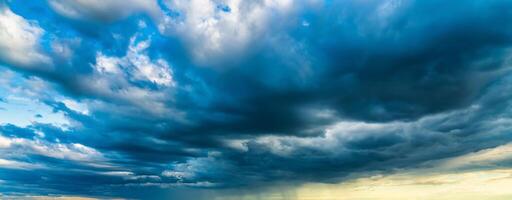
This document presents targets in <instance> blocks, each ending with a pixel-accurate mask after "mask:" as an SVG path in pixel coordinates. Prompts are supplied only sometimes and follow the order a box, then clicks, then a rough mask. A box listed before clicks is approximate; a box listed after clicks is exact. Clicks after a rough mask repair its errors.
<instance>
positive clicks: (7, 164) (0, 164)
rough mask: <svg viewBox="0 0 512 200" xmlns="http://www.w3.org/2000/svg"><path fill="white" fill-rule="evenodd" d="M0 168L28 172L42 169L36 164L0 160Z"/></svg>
mask: <svg viewBox="0 0 512 200" xmlns="http://www.w3.org/2000/svg"><path fill="white" fill-rule="evenodd" d="M0 168H9V169H24V170H30V169H36V168H42V166H41V165H38V164H32V163H27V162H20V161H15V160H6V159H2V158H0Z"/></svg>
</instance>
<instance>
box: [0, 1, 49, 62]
mask: <svg viewBox="0 0 512 200" xmlns="http://www.w3.org/2000/svg"><path fill="white" fill-rule="evenodd" d="M44 33H45V31H44V30H43V29H42V28H41V27H40V26H39V25H37V22H34V21H28V20H26V19H24V18H23V17H22V16H19V15H17V14H15V13H13V12H12V11H11V10H10V9H9V7H7V6H5V5H3V4H0V49H1V52H0V58H1V60H3V61H4V62H6V63H8V64H13V65H16V66H19V67H23V68H25V67H28V68H30V67H33V66H34V65H36V64H37V65H39V66H44V65H48V64H50V63H51V59H50V58H49V57H48V56H47V55H45V54H44V53H43V52H42V51H41V50H40V48H41V45H40V38H41V36H42V35H43V34H44Z"/></svg>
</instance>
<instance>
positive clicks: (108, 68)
mask: <svg viewBox="0 0 512 200" xmlns="http://www.w3.org/2000/svg"><path fill="white" fill-rule="evenodd" d="M150 42H151V41H150V40H144V41H140V42H137V41H136V38H135V37H132V38H131V40H130V46H129V47H128V52H127V53H126V56H124V57H109V56H105V55H103V54H102V53H98V54H97V56H96V65H95V66H94V67H95V69H96V71H98V72H99V73H100V74H107V75H108V74H117V75H118V77H119V76H120V77H123V78H126V79H132V80H138V81H149V82H152V83H155V84H158V85H160V86H166V87H167V86H175V84H176V83H175V82H174V79H173V77H172V70H171V67H170V66H169V64H168V63H167V61H165V60H164V59H156V60H152V59H151V58H150V57H149V56H148V55H147V54H146V52H145V50H146V49H147V48H148V47H149V45H150Z"/></svg>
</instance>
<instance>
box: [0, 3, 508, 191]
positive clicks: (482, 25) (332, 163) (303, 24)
mask: <svg viewBox="0 0 512 200" xmlns="http://www.w3.org/2000/svg"><path fill="white" fill-rule="evenodd" d="M115 2H116V1H108V2H106V4H105V5H104V6H105V7H109V6H113V7H115V8H116V9H115V10H119V9H121V8H123V5H122V4H118V3H115ZM128 4H129V5H128ZM139 4H140V5H139ZM7 5H8V7H9V9H11V10H12V11H13V12H14V13H15V14H17V15H20V16H22V17H23V18H25V19H27V20H33V21H34V22H37V25H38V26H40V28H41V29H43V30H44V31H45V32H44V34H43V35H42V36H41V38H40V43H41V47H40V48H41V49H42V50H41V51H42V52H43V54H44V55H45V56H47V57H49V58H50V59H51V61H52V62H51V63H47V65H48V66H46V67H41V66H39V65H38V66H32V67H27V66H19V65H16V64H13V63H11V62H10V61H8V60H5V61H4V60H1V62H2V63H4V64H5V65H6V66H8V67H9V68H10V69H12V70H14V71H17V72H18V73H20V74H22V75H23V76H25V77H38V78H41V79H42V80H44V81H46V82H47V83H48V84H49V85H50V86H51V89H52V91H55V93H57V94H58V95H61V96H62V98H64V97H65V98H69V99H73V100H75V101H77V102H80V103H83V104H85V105H87V107H88V113H84V112H80V111H77V110H76V109H75V108H72V106H69V105H67V104H65V103H64V102H63V101H62V98H61V97H56V96H53V95H52V94H49V93H48V94H47V93H44V92H41V91H38V92H40V93H41V95H40V97H38V98H39V99H38V100H39V101H41V102H43V103H44V104H45V105H47V106H49V107H50V108H52V109H53V111H54V112H55V113H61V114H63V115H64V116H65V117H66V118H67V119H68V120H70V121H71V122H72V123H73V125H71V126H69V127H66V128H62V127H58V126H55V125H52V124H42V123H33V124H32V125H29V126H27V127H18V126H16V125H12V124H4V125H2V126H1V127H0V133H1V136H2V137H5V138H7V140H8V141H17V143H16V142H15V143H16V144H15V145H14V144H13V145H11V146H8V147H5V148H6V149H7V150H4V151H10V153H9V154H8V155H7V156H6V157H1V158H5V159H8V160H13V161H16V162H15V163H16V164H17V165H16V167H11V168H6V169H3V168H2V169H1V170H0V179H1V180H3V181H7V182H8V183H12V184H10V185H15V186H1V187H0V192H12V193H16V192H21V193H24V192H25V193H27V192H28V190H32V189H34V188H38V190H35V192H33V193H36V194H58V193H61V194H80V195H92V196H96V195H97V196H126V197H135V198H147V199H151V198H152V197H151V196H146V195H145V194H148V193H153V194H154V195H164V194H160V193H165V192H163V190H161V188H169V187H170V188H173V187H179V186H190V187H199V188H239V187H244V186H251V187H252V186H261V187H263V186H265V185H268V184H269V183H277V182H281V181H288V182H292V183H293V184H300V183H304V182H309V181H312V182H339V181H342V180H345V179H347V178H349V177H351V175H352V174H353V173H365V172H367V173H371V172H375V171H383V172H388V171H392V170H394V169H402V168H410V167H417V166H418V165H420V164H422V163H424V162H426V161H431V160H436V159H442V158H448V157H453V156H458V155H463V154H466V153H469V152H472V151H476V150H480V149H483V148H489V147H495V146H498V145H502V144H505V143H508V142H510V141H511V139H512V138H510V137H509V136H507V134H506V130H507V129H508V128H509V127H510V126H511V125H512V124H510V123H508V122H507V121H506V120H504V121H499V120H498V119H509V118H510V117H511V116H510V114H509V113H511V112H510V103H511V102H510V95H509V94H508V93H507V92H506V91H510V89H511V88H510V85H511V84H510V72H509V70H508V68H509V66H508V65H509V62H510V61H509V57H510V56H509V50H508V49H509V48H510V45H511V42H512V35H511V34H512V31H511V30H510V28H509V27H510V26H511V25H512V24H511V23H512V13H511V12H510V11H509V9H507V8H510V6H512V5H511V3H508V2H506V1H450V2H446V1H428V2H423V1H344V2H338V1H326V2H323V3H320V4H314V5H313V3H312V5H309V3H304V5H302V3H297V5H294V6H290V7H291V8H290V9H291V10H292V11H290V12H288V13H286V14H283V13H279V10H278V9H277V8H270V10H272V12H275V13H274V14H273V15H270V16H266V17H268V18H269V19H268V21H265V23H264V24H265V26H264V29H263V31H260V32H258V31H257V28H258V27H257V23H254V24H256V25H254V24H251V25H253V26H254V27H252V26H249V27H251V28H253V29H255V30H253V31H254V33H253V34H249V36H248V37H249V39H247V41H242V42H241V41H240V40H238V38H237V36H238V35H236V34H235V35H233V38H230V37H228V36H230V35H229V34H228V29H229V28H230V27H229V26H227V25H226V26H225V27H223V26H221V25H219V27H214V28H218V30H220V33H218V34H220V35H221V36H220V38H221V39H219V41H217V42H218V43H220V47H219V48H220V52H221V53H219V52H217V51H213V50H212V51H207V50H209V47H208V46H201V44H202V43H205V44H210V43H208V41H207V39H204V37H203V36H204V35H203V34H202V33H195V32H187V34H180V32H179V31H175V32H173V31H169V30H173V29H178V26H180V25H183V24H185V25H186V21H179V20H185V19H187V17H193V15H190V13H187V12H195V11H193V10H192V11H191V10H177V9H178V8H174V7H171V8H169V7H168V5H167V2H159V4H158V5H159V6H160V9H162V11H161V12H162V13H163V14H165V15H167V16H165V17H168V18H161V17H162V16H160V14H162V13H160V12H155V11H154V10H153V7H152V6H154V5H150V6H142V5H145V4H143V3H140V2H138V1H135V0H134V1H133V2H132V1H130V3H127V5H125V6H127V9H126V10H125V11H126V12H123V13H119V15H117V14H116V13H107V12H105V10H102V9H99V10H98V9H97V7H94V6H90V5H89V4H84V5H81V4H79V3H76V2H75V1H70V3H69V4H67V3H66V2H64V1H52V3H47V2H44V1H37V2H35V1H30V2H23V3H21V1H9V2H8V3H7ZM55 5H61V6H64V7H58V8H56V7H55ZM262 5H263V3H262V2H249V3H245V4H243V6H241V8H239V9H242V10H243V9H248V11H247V12H249V11H250V9H249V8H251V6H253V7H257V6H262ZM81 6H83V8H82V7H81ZM89 6H90V7H89ZM137 6H141V7H137ZM246 7H247V8H246ZM64 8H67V9H71V11H72V10H75V11H77V9H78V10H79V11H80V12H76V13H75V14H77V15H74V14H72V13H73V12H70V13H71V14H70V13H67V12H65V11H69V10H59V9H64ZM79 8H82V9H81V10H80V9H79ZM215 8H218V9H215V10H216V11H215V12H221V14H218V13H216V14H215V17H221V16H224V15H228V16H230V15H234V11H235V10H236V9H235V8H233V7H230V5H227V4H226V5H225V4H219V5H216V6H215ZM272 12H270V13H272ZM155 13H157V14H155ZM187 14H189V15H187ZM200 14H201V13H200ZM217 15H218V16H217ZM258 19H259V18H258ZM166 20H171V21H172V20H178V22H181V24H180V23H175V24H170V25H169V24H166V22H167V21H166ZM261 20H264V19H261ZM239 23H246V21H241V22H239ZM247 23H249V22H247ZM219 24H221V23H220V22H219ZM249 24H250V23H249ZM162 27H163V28H162ZM240 27H243V26H241V25H240ZM186 28H187V27H185V30H188V31H194V30H195V29H192V28H190V29H186ZM210 28H211V27H210ZM214 28H212V29H214ZM162 29H163V30H162ZM196 31H197V30H196ZM223 31H225V32H223ZM169 32H171V33H169ZM223 34H226V35H227V36H226V37H227V38H229V40H226V41H227V42H226V41H225V40H222V39H223V37H222V36H224V35H223ZM189 35H192V36H197V38H194V40H193V41H191V40H190V39H188V37H189ZM0 36H1V35H0ZM208 36H209V35H208ZM244 39H245V38H244ZM237 42H239V43H244V44H246V46H242V48H241V49H237V47H238V46H237V45H238V44H237ZM0 44H1V43H0ZM213 44H216V43H212V44H210V45H213ZM144 45H147V46H144ZM1 47H2V46H0V48H1ZM207 47H208V48H207ZM198 49H199V50H198ZM197 51H201V52H202V51H205V52H206V53H204V55H203V54H201V55H203V56H204V57H206V60H207V62H205V61H204V59H205V58H203V57H201V59H203V60H201V59H199V58H197V55H196V53H197ZM224 52H227V53H226V54H227V56H226V55H225V54H222V53H224ZM102 56H103V57H102ZM0 58H1V57H0ZM100 58H105V60H103V62H105V63H107V64H109V63H108V62H110V64H112V63H113V64H112V66H115V67H117V68H115V69H106V68H101V69H98V66H99V65H102V63H101V62H102V61H101V60H100ZM109 59H110V60H109ZM141 63H142V64H141ZM162 63H165V64H162ZM105 66H106V67H111V66H110V65H105ZM105 66H104V67H105ZM144 66H152V67H163V68H165V67H166V66H168V67H169V68H170V71H171V72H170V73H169V74H168V75H169V76H172V81H173V82H171V81H169V79H167V80H164V82H162V77H164V78H165V77H166V76H164V75H165V74H164V75H162V74H158V75H159V76H156V77H155V76H150V75H152V74H150V75H148V74H143V73H139V72H140V71H137V70H139V68H138V67H144ZM159 69H160V68H159ZM102 70H103V71H108V70H112V71H108V72H103V71H102ZM116 70H119V71H116ZM153 70H154V69H153ZM141 74H142V75H141ZM141 77H142V78H141ZM167 78H169V77H167ZM165 81H168V82H165ZM171 83H175V84H174V85H173V84H171ZM0 91H1V90H0ZM43 94H44V95H43ZM3 98H4V97H2V99H3ZM42 118H45V115H42ZM40 133H44V135H42V134H40ZM36 144H40V145H43V146H44V147H45V148H46V149H47V150H45V151H42V150H38V149H37V148H35V147H33V146H34V145H36ZM80 145H84V146H85V147H82V146H80ZM59 148H60V149H59ZM89 148H90V149H89ZM62 149H65V150H69V152H71V153H75V154H76V155H81V156H83V157H82V159H81V160H80V159H79V160H77V159H76V158H73V157H66V156H60V155H61V154H64V153H63V152H58V153H51V152H52V151H60V150H62ZM91 149H92V150H94V151H92V150H91ZM0 150H1V148H0ZM14 150H16V151H14ZM18 151H19V153H16V152H18ZM69 152H68V153H69ZM91 152H98V153H97V154H98V155H96V154H94V155H96V157H89V156H91V155H89V154H91ZM75 154H72V155H73V156H76V155H75ZM70 181H71V182H73V183H74V184H70ZM25 185H26V186H25ZM174 192H175V194H176V195H178V196H179V195H182V194H181V193H180V191H174ZM157 193H158V194H157ZM165 195H170V194H165ZM183 195H187V194H183ZM198 195H202V193H198ZM197 198H205V197H197Z"/></svg>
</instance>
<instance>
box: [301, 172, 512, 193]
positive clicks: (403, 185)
mask: <svg viewBox="0 0 512 200" xmlns="http://www.w3.org/2000/svg"><path fill="white" fill-rule="evenodd" d="M296 197H297V200H366V199H379V200H381V199H382V200H388V199H389V200H397V199H398V200H399V199H416V200H430V199H435V200H459V199H460V200H473V199H474V200H477V199H478V200H481V199H493V200H494V199H496V200H497V199H512V169H506V170H484V171H473V172H461V173H444V174H429V175H419V174H416V173H414V174H413V173H411V174H395V175H389V176H380V177H370V178H361V179H356V180H354V181H350V182H346V183H343V184H332V185H329V184H308V185H304V186H303V187H300V188H299V189H297V194H296Z"/></svg>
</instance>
